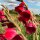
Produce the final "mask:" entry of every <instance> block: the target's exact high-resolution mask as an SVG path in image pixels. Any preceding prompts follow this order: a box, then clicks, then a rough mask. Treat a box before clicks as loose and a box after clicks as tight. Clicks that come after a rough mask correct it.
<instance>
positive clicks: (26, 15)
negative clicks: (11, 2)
mask: <svg viewBox="0 0 40 40" xmlns="http://www.w3.org/2000/svg"><path fill="white" fill-rule="evenodd" d="M20 15H21V16H23V17H24V18H26V19H30V17H31V14H30V11H29V10H25V11H24V12H21V13H20Z"/></svg>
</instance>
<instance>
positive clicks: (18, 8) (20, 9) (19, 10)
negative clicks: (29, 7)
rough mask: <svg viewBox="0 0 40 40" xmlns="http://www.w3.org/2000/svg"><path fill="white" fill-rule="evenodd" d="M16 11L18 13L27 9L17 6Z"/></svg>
mask: <svg viewBox="0 0 40 40" xmlns="http://www.w3.org/2000/svg"><path fill="white" fill-rule="evenodd" d="M15 11H16V12H18V13H21V12H23V11H25V9H24V7H20V6H17V7H15Z"/></svg>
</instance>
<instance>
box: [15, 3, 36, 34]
mask: <svg viewBox="0 0 40 40" xmlns="http://www.w3.org/2000/svg"><path fill="white" fill-rule="evenodd" d="M15 11H16V12H18V14H19V17H18V19H19V21H21V22H23V24H25V27H26V31H27V33H28V34H32V33H35V31H36V27H35V25H34V24H33V23H32V22H31V23H28V21H29V20H30V19H32V15H31V12H30V10H29V9H28V8H27V9H26V6H25V3H24V2H21V4H19V6H17V7H15Z"/></svg>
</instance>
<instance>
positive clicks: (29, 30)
mask: <svg viewBox="0 0 40 40" xmlns="http://www.w3.org/2000/svg"><path fill="white" fill-rule="evenodd" d="M25 27H26V32H27V33H28V34H32V33H35V31H36V26H35V25H34V24H33V23H32V22H30V23H27V24H26V26H25Z"/></svg>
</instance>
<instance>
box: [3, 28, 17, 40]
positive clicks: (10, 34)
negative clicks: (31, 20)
mask: <svg viewBox="0 0 40 40" xmlns="http://www.w3.org/2000/svg"><path fill="white" fill-rule="evenodd" d="M16 35H17V32H16V30H15V29H13V28H7V29H6V32H5V34H4V36H5V38H6V39H7V40H11V39H12V38H14V37H15V36H16Z"/></svg>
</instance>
